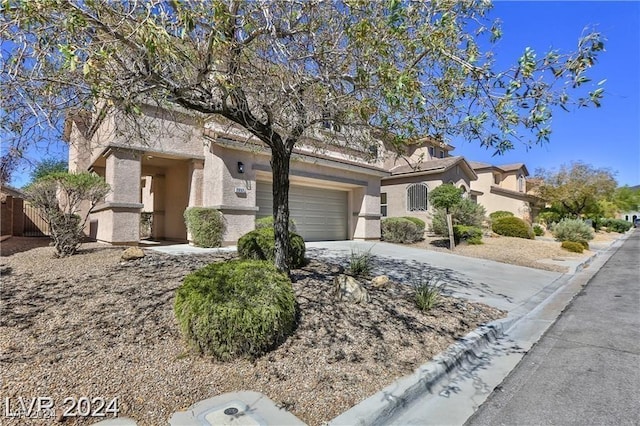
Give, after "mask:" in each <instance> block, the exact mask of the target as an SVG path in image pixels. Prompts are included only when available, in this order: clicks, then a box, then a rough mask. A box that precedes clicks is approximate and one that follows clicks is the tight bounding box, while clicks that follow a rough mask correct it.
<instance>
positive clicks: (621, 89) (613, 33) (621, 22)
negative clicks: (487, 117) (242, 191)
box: [12, 1, 640, 187]
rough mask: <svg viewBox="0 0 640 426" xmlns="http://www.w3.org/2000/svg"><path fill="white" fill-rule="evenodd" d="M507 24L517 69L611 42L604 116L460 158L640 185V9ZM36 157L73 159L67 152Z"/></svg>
mask: <svg viewBox="0 0 640 426" xmlns="http://www.w3.org/2000/svg"><path fill="white" fill-rule="evenodd" d="M491 17H492V18H500V19H501V20H502V29H503V38H502V40H500V41H499V43H498V44H497V46H495V47H494V51H495V53H496V57H497V60H498V61H499V62H501V63H503V64H505V66H506V65H508V64H512V63H515V61H516V60H517V58H518V57H519V56H520V55H521V54H522V52H523V51H524V49H525V47H531V48H533V49H534V50H536V51H537V52H540V53H542V52H546V51H548V50H550V49H560V50H561V51H563V52H569V51H573V50H575V48H576V44H577V41H578V38H579V37H580V35H581V34H582V32H583V30H584V28H585V27H587V26H592V27H595V29H596V30H598V31H600V32H601V33H603V34H604V36H605V37H606V39H607V41H606V44H605V48H606V52H605V53H604V54H602V55H601V57H600V60H599V62H598V64H597V65H596V67H595V68H594V69H593V70H591V71H590V75H591V77H592V81H593V82H598V81H600V80H603V79H606V80H607V82H606V84H605V98H604V101H603V104H602V107H601V108H597V109H596V108H586V109H580V110H577V111H574V112H571V113H566V112H564V111H562V110H558V111H556V112H555V113H554V118H553V123H552V128H553V133H552V135H551V141H550V142H549V143H547V144H545V145H543V146H536V147H533V148H531V149H529V150H526V149H525V148H524V147H523V146H516V148H515V149H514V150H512V151H509V152H507V153H506V154H504V155H502V156H496V157H493V156H492V155H493V151H491V150H489V151H488V150H485V149H483V148H481V147H480V146H479V144H478V143H477V142H467V141H464V140H454V141H453V142H452V143H453V145H454V146H456V150H455V151H454V152H453V154H454V155H464V156H465V157H466V158H467V159H470V160H475V161H482V162H488V163H492V164H496V165H500V164H507V163H518V162H524V163H525V164H526V165H527V168H528V169H529V172H530V173H532V174H533V173H534V172H535V170H536V169H537V168H545V169H554V168H558V167H559V166H560V165H562V164H568V163H570V162H572V161H583V162H585V163H588V164H591V165H593V166H595V167H598V168H610V169H611V170H613V171H615V172H616V178H617V180H618V183H619V184H620V185H638V184H640V2H639V1H626V2H612V1H597V2H596V1H565V2H555V1H537V2H524V1H498V2H495V7H494V9H493V11H492V14H491ZM50 148H51V149H50V151H49V153H45V152H44V151H42V152H40V153H38V154H36V155H31V159H32V160H33V159H37V157H39V156H54V157H56V158H65V157H66V151H65V147H63V146H61V145H59V144H54V145H53V146H51V147H50ZM27 180H28V170H24V169H21V170H18V172H17V173H16V174H15V176H14V179H13V181H12V184H13V185H14V186H17V187H20V186H22V185H24V184H25V183H26V181H27Z"/></svg>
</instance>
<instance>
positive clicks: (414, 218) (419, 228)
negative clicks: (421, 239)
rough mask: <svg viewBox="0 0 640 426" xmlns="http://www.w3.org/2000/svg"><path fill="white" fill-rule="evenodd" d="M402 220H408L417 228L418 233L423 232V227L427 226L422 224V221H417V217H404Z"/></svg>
mask: <svg viewBox="0 0 640 426" xmlns="http://www.w3.org/2000/svg"><path fill="white" fill-rule="evenodd" d="M404 219H407V220H410V221H411V222H413V224H414V225H416V227H417V228H418V231H421V232H424V229H425V227H426V226H427V225H426V223H424V220H422V219H419V218H417V217H411V216H405V217H404Z"/></svg>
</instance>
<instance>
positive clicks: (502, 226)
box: [491, 216, 534, 240]
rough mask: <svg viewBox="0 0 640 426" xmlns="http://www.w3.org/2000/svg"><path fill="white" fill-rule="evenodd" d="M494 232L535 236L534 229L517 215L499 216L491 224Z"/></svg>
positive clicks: (524, 236)
mask: <svg viewBox="0 0 640 426" xmlns="http://www.w3.org/2000/svg"><path fill="white" fill-rule="evenodd" d="M491 229H492V230H493V232H495V233H496V234H499V235H503V236H505V237H518V238H528V239H530V240H532V239H533V238H534V235H533V230H532V229H531V227H530V226H529V225H528V224H527V223H526V222H525V221H524V220H522V219H520V218H519V217H515V216H505V217H501V218H498V219H496V220H494V221H493V223H492V224H491Z"/></svg>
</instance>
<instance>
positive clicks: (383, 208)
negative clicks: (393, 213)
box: [380, 192, 387, 217]
mask: <svg viewBox="0 0 640 426" xmlns="http://www.w3.org/2000/svg"><path fill="white" fill-rule="evenodd" d="M380 214H381V215H382V217H387V193H386V192H381V193H380Z"/></svg>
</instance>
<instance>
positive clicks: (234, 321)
mask: <svg viewBox="0 0 640 426" xmlns="http://www.w3.org/2000/svg"><path fill="white" fill-rule="evenodd" d="M174 312H175V315H176V318H177V319H178V323H179V324H180V328H181V330H182V333H183V334H184V336H185V337H186V339H187V340H188V341H189V343H190V344H191V345H192V346H193V347H195V348H196V349H197V350H198V351H200V352H202V353H204V354H208V355H213V356H214V357H215V358H217V359H219V360H222V361H228V360H232V359H234V358H239V357H245V356H247V357H257V356H260V355H262V354H264V353H266V352H267V351H269V350H270V349H272V348H274V347H275V346H277V345H278V344H280V343H281V342H283V341H284V340H285V339H286V337H287V336H289V335H290V334H291V333H292V332H293V330H294V329H295V323H296V310H295V297H294V292H293V287H292V286H291V281H290V280H289V278H288V277H287V275H286V274H283V273H280V272H278V271H277V270H276V268H275V266H274V265H273V264H272V263H269V262H264V261H257V260H232V261H228V262H219V263H213V264H210V265H208V266H205V267H204V268H202V269H199V270H197V271H196V272H194V273H192V274H189V275H187V276H186V277H185V279H184V282H183V284H182V285H181V286H180V287H179V288H178V290H177V291H176V299H175V303H174Z"/></svg>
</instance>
